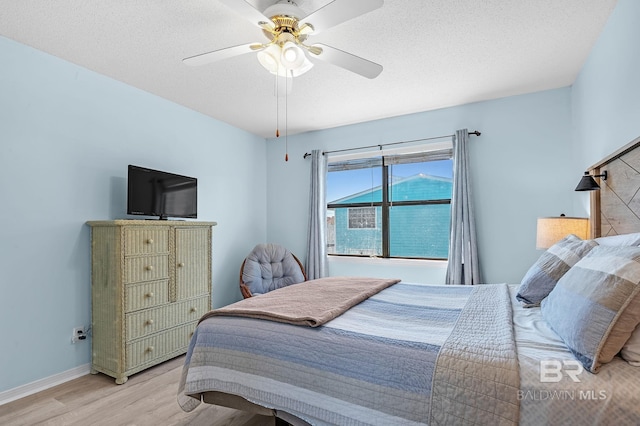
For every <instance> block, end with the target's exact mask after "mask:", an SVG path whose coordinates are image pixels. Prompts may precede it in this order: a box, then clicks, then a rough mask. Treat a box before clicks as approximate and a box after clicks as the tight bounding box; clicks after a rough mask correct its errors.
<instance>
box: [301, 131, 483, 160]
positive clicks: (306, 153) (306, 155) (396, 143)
mask: <svg viewBox="0 0 640 426" xmlns="http://www.w3.org/2000/svg"><path fill="white" fill-rule="evenodd" d="M469 134H470V135H476V136H480V135H481V134H482V133H480V132H479V131H477V130H474V131H473V132H469ZM453 136H455V135H444V136H434V137H432V138H423V139H414V140H411V141H402V142H390V143H382V144H378V145H369V146H360V147H357V148H345V149H336V150H333V151H323V152H322V155H325V154H330V153H333V152H344V151H355V150H356V149H365V148H376V147H378V148H380V150H382V147H383V146H390V145H398V144H402V143H411V142H420V141H430V140H433V139H444V138H451V137H453ZM309 156H311V153H309V152H305V154H304V156H303V157H302V158H307V157H309Z"/></svg>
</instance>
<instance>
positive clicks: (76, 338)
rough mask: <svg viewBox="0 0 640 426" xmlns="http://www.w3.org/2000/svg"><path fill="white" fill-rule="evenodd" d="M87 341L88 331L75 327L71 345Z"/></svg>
mask: <svg viewBox="0 0 640 426" xmlns="http://www.w3.org/2000/svg"><path fill="white" fill-rule="evenodd" d="M86 339H87V331H86V330H85V329H84V327H75V328H74V329H73V331H72V334H71V343H78V342H81V341H83V340H86Z"/></svg>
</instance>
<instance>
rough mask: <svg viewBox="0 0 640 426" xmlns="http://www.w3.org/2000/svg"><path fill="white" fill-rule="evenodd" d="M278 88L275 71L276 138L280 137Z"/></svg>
mask: <svg viewBox="0 0 640 426" xmlns="http://www.w3.org/2000/svg"><path fill="white" fill-rule="evenodd" d="M279 127H280V90H279V87H278V73H276V138H279V137H280V129H279Z"/></svg>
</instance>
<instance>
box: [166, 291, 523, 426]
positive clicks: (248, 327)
mask: <svg viewBox="0 0 640 426" xmlns="http://www.w3.org/2000/svg"><path fill="white" fill-rule="evenodd" d="M511 321H512V314H511V303H510V301H509V293H508V289H507V286H506V285H502V284H495V285H483V286H474V287H469V286H430V285H419V284H407V283H403V282H400V283H398V284H395V285H393V286H391V287H388V288H386V289H384V290H382V291H380V292H379V293H377V294H375V295H374V296H371V297H369V298H368V299H367V300H365V301H363V302H361V303H359V304H357V305H356V306H354V307H352V308H351V309H349V310H348V311H346V312H345V313H343V314H342V315H340V316H338V317H337V318H335V319H332V320H330V321H329V322H327V323H326V324H324V325H321V326H319V327H314V328H311V327H305V326H299V325H292V324H286V323H281V322H274V321H268V320H261V319H255V318H243V317H229V316H212V317H209V318H207V319H205V320H204V321H202V322H201V323H200V324H199V325H198V327H197V329H196V331H195V334H194V336H193V338H192V340H191V344H190V346H189V349H188V352H187V356H186V360H185V366H184V369H183V373H182V377H181V381H180V385H179V391H178V402H179V404H180V406H181V407H182V409H183V410H185V411H191V410H193V409H195V408H196V407H197V406H198V404H200V401H201V397H202V395H203V394H204V393H206V392H209V391H217V392H223V393H227V394H232V395H238V396H241V397H242V398H244V399H246V400H248V401H250V402H252V403H254V404H257V405H260V406H263V407H267V408H270V409H274V410H277V411H282V412H287V413H289V414H291V415H294V416H296V417H298V418H300V419H303V420H305V421H307V422H308V423H310V424H312V425H394V426H395V425H424V424H431V425H438V424H442V425H445V424H465V423H466V424H472V423H473V424H517V422H518V416H519V406H518V400H517V390H518V387H519V378H518V361H517V356H516V352H515V342H514V339H513V327H512V324H511Z"/></svg>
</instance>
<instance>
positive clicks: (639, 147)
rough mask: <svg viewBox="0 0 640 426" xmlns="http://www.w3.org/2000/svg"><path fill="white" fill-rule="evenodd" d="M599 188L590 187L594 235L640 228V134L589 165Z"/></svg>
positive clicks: (627, 231) (622, 232) (598, 235)
mask: <svg viewBox="0 0 640 426" xmlns="http://www.w3.org/2000/svg"><path fill="white" fill-rule="evenodd" d="M588 170H589V171H590V172H591V174H593V175H599V174H602V173H604V171H605V170H606V171H607V180H606V181H605V180H604V179H602V178H596V179H597V181H598V184H599V185H600V190H599V191H591V212H590V217H591V236H592V237H593V238H595V237H603V236H607V235H620V234H627V233H630V232H640V137H639V138H636V139H634V140H633V141H632V142H631V143H629V144H627V145H625V146H624V147H622V148H621V149H619V150H618V151H616V152H615V153H613V154H612V155H610V156H608V157H607V158H605V159H604V160H602V161H600V162H598V163H597V164H594V165H593V166H591V167H590V168H589V169H588Z"/></svg>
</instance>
